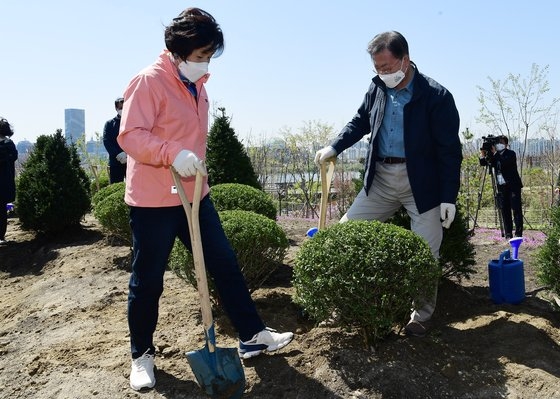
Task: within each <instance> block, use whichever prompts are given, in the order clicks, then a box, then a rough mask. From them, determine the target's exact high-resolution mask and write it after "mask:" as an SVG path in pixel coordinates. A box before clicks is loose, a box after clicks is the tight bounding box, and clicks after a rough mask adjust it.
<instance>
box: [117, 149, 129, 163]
mask: <svg viewBox="0 0 560 399" xmlns="http://www.w3.org/2000/svg"><path fill="white" fill-rule="evenodd" d="M115 158H117V161H119V162H120V163H126V158H127V156H126V152H124V151H123V152H120V153H118V154H117V156H116V157H115Z"/></svg>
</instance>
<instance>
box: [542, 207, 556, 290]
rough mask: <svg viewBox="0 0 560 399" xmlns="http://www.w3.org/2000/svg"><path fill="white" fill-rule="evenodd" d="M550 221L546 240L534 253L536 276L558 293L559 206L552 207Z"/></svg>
mask: <svg viewBox="0 0 560 399" xmlns="http://www.w3.org/2000/svg"><path fill="white" fill-rule="evenodd" d="M551 221H552V226H551V227H550V228H549V229H548V230H547V231H546V240H545V242H544V244H543V245H542V246H541V247H540V248H539V250H538V252H537V255H536V259H537V277H538V279H539V281H540V282H541V283H543V284H545V285H546V286H547V287H548V288H549V289H550V291H551V292H553V293H554V294H556V295H560V206H553V207H552V211H551Z"/></svg>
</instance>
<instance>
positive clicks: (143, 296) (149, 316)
mask: <svg viewBox="0 0 560 399" xmlns="http://www.w3.org/2000/svg"><path fill="white" fill-rule="evenodd" d="M199 219H200V234H201V239H202V246H203V250H204V261H205V264H206V270H207V271H208V274H209V275H210V277H211V278H212V279H213V281H214V284H215V286H216V289H217V292H218V294H219V296H220V299H221V303H222V305H223V307H224V310H225V312H226V314H227V315H228V317H229V318H230V320H231V322H232V324H233V326H234V327H235V329H236V330H237V332H238V334H239V338H240V339H241V340H242V341H247V340H249V339H251V338H252V337H253V335H255V334H256V333H258V332H259V331H261V330H263V329H264V328H265V325H264V323H263V322H262V320H261V318H260V316H259V314H258V312H257V309H256V307H255V304H254V302H253V300H252V299H251V296H250V294H249V290H248V289H247V285H246V283H245V279H244V278H243V275H242V274H241V271H240V270H239V265H238V263H237V259H236V256H235V253H234V252H233V249H232V248H231V245H230V244H229V241H228V240H227V237H226V235H225V233H224V230H223V228H222V225H221V222H220V219H219V217H218V213H217V212H216V210H215V208H214V205H213V204H212V201H211V200H210V198H209V196H208V195H207V196H206V197H205V198H203V199H202V201H201V203H200V210H199ZM130 225H131V227H132V240H133V260H132V274H131V276H130V282H129V294H128V326H129V329H130V344H131V353H132V358H133V359H136V358H138V357H140V356H142V355H143V354H144V353H146V352H148V353H154V351H155V348H154V344H153V340H152V338H153V334H154V331H155V329H156V324H157V320H158V304H159V298H160V296H161V294H162V292H163V275H164V272H165V269H166V266H167V261H168V258H169V254H170V253H171V250H172V248H173V243H174V242H175V238H176V237H179V239H180V240H181V241H182V242H183V244H185V246H186V247H187V248H188V249H189V250H191V242H190V237H189V234H188V223H187V217H186V215H185V211H184V209H183V207H182V206H176V207H165V208H139V207H131V208H130ZM176 311H177V312H180V311H181V309H176Z"/></svg>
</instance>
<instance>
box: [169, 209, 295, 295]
mask: <svg viewBox="0 0 560 399" xmlns="http://www.w3.org/2000/svg"><path fill="white" fill-rule="evenodd" d="M219 216H220V220H221V221H222V225H223V228H224V232H225V233H226V237H227V238H228V240H229V242H230V244H231V246H232V248H233V250H234V251H235V254H236V256H237V260H238V262H239V267H240V268H241V272H242V273H243V276H244V277H245V281H246V282H247V287H248V288H249V290H250V291H254V290H255V289H257V288H259V287H261V286H262V284H263V283H264V282H265V281H266V279H267V278H268V277H269V276H270V275H271V274H272V273H273V272H274V271H275V270H276V269H277V268H278V266H280V265H282V262H283V260H284V257H285V255H286V251H287V249H288V246H289V243H288V238H287V237H286V233H285V232H284V230H282V228H281V227H280V226H278V225H277V224H276V222H274V221H273V220H270V219H269V218H267V217H265V216H263V215H259V214H257V213H254V212H250V211H239V210H237V211H222V212H219ZM169 267H170V268H171V269H172V270H174V271H175V273H177V275H178V276H180V277H181V278H183V279H185V280H186V281H188V282H189V283H190V284H192V285H193V286H194V287H196V277H195V273H194V264H193V259H192V255H191V253H190V252H189V251H187V250H186V249H185V246H184V245H183V244H182V243H181V242H180V241H179V240H176V241H175V245H174V247H173V250H172V251H171V255H170V257H169ZM209 285H210V291H211V292H210V294H211V296H212V297H213V299H214V300H216V298H217V294H216V292H215V289H214V286H213V284H212V283H211V282H210V279H209Z"/></svg>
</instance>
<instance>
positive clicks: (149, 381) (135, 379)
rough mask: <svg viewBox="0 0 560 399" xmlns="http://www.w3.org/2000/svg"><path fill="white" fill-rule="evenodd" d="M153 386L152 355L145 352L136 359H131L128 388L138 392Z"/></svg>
mask: <svg viewBox="0 0 560 399" xmlns="http://www.w3.org/2000/svg"><path fill="white" fill-rule="evenodd" d="M155 384H156V377H155V376H154V355H151V354H149V353H148V352H146V353H144V354H143V355H142V356H140V357H139V358H138V359H133V360H132V367H131V370H130V387H131V388H132V389H134V390H135V391H139V390H141V389H142V388H153V387H154V385H155Z"/></svg>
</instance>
